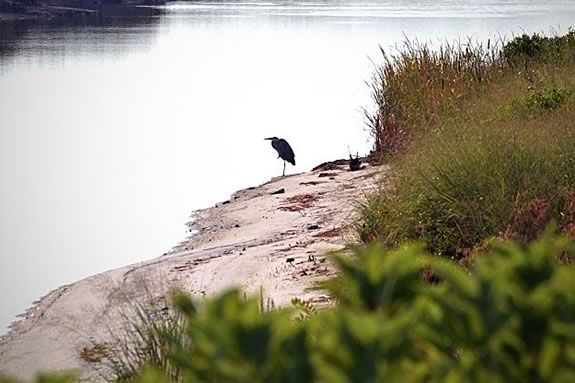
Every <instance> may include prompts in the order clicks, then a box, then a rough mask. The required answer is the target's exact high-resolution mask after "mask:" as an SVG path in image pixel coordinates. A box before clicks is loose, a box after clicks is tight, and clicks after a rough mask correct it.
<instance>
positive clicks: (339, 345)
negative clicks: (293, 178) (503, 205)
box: [3, 232, 575, 383]
mask: <svg viewBox="0 0 575 383" xmlns="http://www.w3.org/2000/svg"><path fill="white" fill-rule="evenodd" d="M548 233H549V232H548ZM574 253H575V249H574V243H573V242H572V241H569V240H567V239H565V238H563V237H552V236H550V235H549V234H547V235H544V236H542V237H541V239H539V240H537V241H535V242H533V243H531V244H530V245H529V246H523V245H518V244H514V243H505V242H492V243H491V244H490V246H489V247H488V248H487V249H486V250H485V253H484V254H483V255H481V256H478V257H477V258H476V260H475V262H474V265H473V266H472V267H471V268H470V269H469V270H463V269H462V268H460V267H458V266H456V265H455V264H454V263H452V262H449V261H447V260H444V259H441V258H437V257H433V256H430V255H429V254H427V253H425V252H424V250H423V246H422V245H417V244H411V245H410V244H408V245H404V246H402V247H400V248H398V249H396V250H393V251H388V250H386V249H385V248H383V247H382V246H380V245H377V244H374V245H372V246H370V247H368V248H358V249H356V251H355V257H350V256H349V255H344V254H337V255H335V261H336V263H337V264H338V265H339V267H340V275H339V277H338V279H337V281H332V283H328V285H329V286H331V287H330V290H331V292H332V294H335V296H336V297H337V298H338V302H339V304H338V305H337V306H336V307H333V308H329V309H324V310H321V311H317V312H314V313H313V315H311V316H309V317H308V318H307V319H306V320H303V321H302V320H298V319H297V314H298V312H297V309H294V308H288V309H278V310H273V311H266V312H262V311H261V310H260V307H259V300H258V299H257V298H253V299H245V298H244V297H243V295H242V294H241V293H240V292H239V291H237V290H230V291H228V292H224V293H222V294H220V295H218V296H216V297H213V298H211V299H208V300H206V301H202V302H196V301H194V300H192V299H191V298H190V297H189V296H187V295H185V294H179V295H178V296H177V297H176V299H175V302H176V306H177V307H178V308H179V310H180V311H181V313H182V315H183V316H184V317H185V323H186V328H185V335H184V337H185V339H187V340H186V341H182V340H181V339H178V338H174V337H173V336H170V335H168V334H166V333H164V334H163V335H161V336H162V337H163V341H164V342H166V343H170V344H172V346H173V347H172V348H171V350H172V352H170V353H169V355H168V359H169V361H170V364H171V365H172V366H177V368H178V369H179V371H180V376H181V379H182V381H185V382H197V383H202V382H222V383H224V382H253V383H258V382H298V383H306V382H310V383H311V382H329V383H357V382H384V381H392V382H399V381H401V382H404V381H408V382H414V383H415V382H431V383H433V382H438V383H439V382H571V381H573V379H575V266H560V265H559V261H558V259H559V258H561V257H563V258H564V257H573V255H574ZM426 270H431V271H432V273H433V274H434V276H435V283H433V284H429V283H427V282H425V281H424V278H423V277H422V275H423V274H424V273H425V271H426ZM298 306H301V305H300V304H298ZM188 340H189V341H188ZM165 368H166V366H165V365H156V366H153V367H147V368H142V369H141V370H140V372H139V377H138V378H137V379H136V381H138V382H141V383H151V382H169V381H173V380H172V378H171V370H169V371H166V369H165ZM3 381H5V382H12V381H9V380H3ZM43 381H46V382H50V383H65V382H68V381H70V380H66V379H55V380H37V382H43Z"/></svg>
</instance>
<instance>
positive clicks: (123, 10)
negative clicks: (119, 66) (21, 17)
mask: <svg viewBox="0 0 575 383" xmlns="http://www.w3.org/2000/svg"><path fill="white" fill-rule="evenodd" d="M163 13H164V12H163V10H162V9H161V8H156V7H134V8H128V7H117V6H101V7H100V8H99V13H98V14H97V15H93V16H92V15H88V16H78V17H71V18H66V19H56V20H50V21H42V20H40V21H38V20H27V21H19V22H13V23H0V64H1V65H0V70H1V69H6V68H7V67H10V65H13V64H14V63H15V62H19V61H22V60H24V61H26V62H27V63H31V62H41V63H46V61H49V62H50V64H51V65H54V64H62V63H63V62H64V61H65V59H66V58H67V57H70V56H74V57H76V58H78V57H86V56H92V57H104V56H118V55H121V54H124V53H127V52H131V51H134V50H137V51H145V50H147V49H149V47H151V46H152V45H153V44H154V42H155V40H156V37H157V34H158V30H157V29H158V25H160V23H161V21H162V15H163ZM15 56H16V57H17V58H15ZM41 65H43V64H41Z"/></svg>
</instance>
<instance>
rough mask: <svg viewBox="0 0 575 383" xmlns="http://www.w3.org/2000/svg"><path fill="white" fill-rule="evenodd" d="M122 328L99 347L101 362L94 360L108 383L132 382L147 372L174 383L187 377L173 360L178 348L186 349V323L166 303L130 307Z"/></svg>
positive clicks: (148, 302)
mask: <svg viewBox="0 0 575 383" xmlns="http://www.w3.org/2000/svg"><path fill="white" fill-rule="evenodd" d="M120 315H121V318H122V323H121V326H120V327H119V328H115V329H110V330H109V333H110V338H111V339H110V340H109V341H107V342H106V343H105V344H102V343H97V344H96V345H95V346H97V348H98V350H99V351H100V352H99V353H98V358H97V359H96V360H90V361H91V362H93V363H95V364H96V366H97V369H98V371H99V372H100V375H101V376H102V378H103V379H105V380H106V381H130V380H133V379H134V378H135V377H137V376H138V374H140V373H141V371H142V369H143V368H146V367H152V368H156V369H158V370H160V371H162V372H163V373H164V375H165V378H166V379H168V381H170V382H182V381H183V376H182V374H181V370H180V368H178V367H177V366H176V365H175V364H174V362H173V358H172V354H173V352H174V348H175V347H176V345H178V346H181V347H183V346H186V345H187V344H188V343H189V341H190V340H189V337H188V336H187V334H186V321H185V319H184V317H183V316H182V315H181V313H180V312H179V311H177V310H175V309H174V308H173V307H172V306H171V304H170V303H169V302H167V301H166V299H163V298H162V299H153V298H148V299H146V300H144V301H137V302H133V303H130V304H129V305H128V306H127V308H124V309H123V311H122V312H121V314H120Z"/></svg>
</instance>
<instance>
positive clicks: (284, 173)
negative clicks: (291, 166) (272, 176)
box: [282, 161, 286, 177]
mask: <svg viewBox="0 0 575 383" xmlns="http://www.w3.org/2000/svg"><path fill="white" fill-rule="evenodd" d="M285 175H286V162H285V161H284V172H283V174H282V177H284V176H285Z"/></svg>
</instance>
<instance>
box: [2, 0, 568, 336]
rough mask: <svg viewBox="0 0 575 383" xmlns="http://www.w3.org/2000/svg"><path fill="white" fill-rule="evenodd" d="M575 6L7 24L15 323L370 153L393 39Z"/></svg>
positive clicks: (475, 28)
mask: <svg viewBox="0 0 575 383" xmlns="http://www.w3.org/2000/svg"><path fill="white" fill-rule="evenodd" d="M574 21H575V2H573V1H572V0H545V1H539V0H505V1H492V0H482V1H477V0H463V1H462V0H458V1H455V0H435V1H432V0H381V1H375V0H362V1H353V0H349V1H345V0H341V1H333V0H323V1H288V0H283V1H280V0H270V1H257V0H254V1H234V2H230V1H212V2H205V1H199V2H193V3H192V2H190V3H184V2H182V3H172V4H171V5H168V6H166V7H164V8H163V9H162V13H161V14H158V15H150V16H145V17H130V18H124V19H118V18H110V19H98V20H96V21H83V22H75V23H70V22H69V23H65V24H49V25H25V24H20V25H15V26H14V25H10V26H6V25H2V26H0V185H1V189H0V294H1V295H0V334H1V333H3V332H5V331H6V330H7V326H8V324H9V323H10V322H11V321H13V320H14V319H15V316H16V315H17V314H19V313H22V312H23V311H24V310H25V309H26V308H27V307H29V306H30V304H31V303H32V302H33V301H34V300H36V299H38V298H39V297H40V296H42V295H44V294H46V293H47V292H49V291H50V290H52V289H54V288H56V287H58V286H60V285H63V284H66V283H70V282H73V281H76V280H78V279H81V278H83V277H86V276H89V275H92V274H95V273H98V272H101V271H105V270H107V269H111V268H115V267H119V266H123V265H127V264H130V263H134V262H138V261H141V260H145V259H149V258H152V257H155V256H158V255H161V254H162V253H164V252H165V251H167V250H169V249H170V248H171V246H173V245H175V244H176V243H177V242H178V241H180V240H182V239H183V238H184V237H185V236H186V233H185V226H184V223H185V222H186V221H187V220H188V219H189V214H190V212H191V211H192V210H193V209H197V208H201V207H206V206H209V205H212V204H214V203H216V202H218V201H222V200H225V199H227V198H228V196H229V194H230V193H232V192H233V191H235V190H237V189H240V188H243V187H248V186H253V185H257V184H260V183H262V182H265V181H267V180H269V179H270V178H271V177H273V176H277V175H280V174H281V171H282V163H281V161H279V160H277V159H276V155H275V152H274V151H273V149H272V148H271V147H270V145H269V141H264V140H263V138H264V137H269V136H279V137H285V138H287V139H288V141H289V142H290V143H291V144H292V146H293V148H294V151H295V153H296V161H297V166H296V167H295V168H294V167H291V165H288V172H290V173H293V172H302V171H307V170H309V169H310V168H311V167H313V166H314V165H317V164H319V163H320V162H323V161H327V160H332V159H336V158H341V157H345V156H347V153H348V148H349V149H350V150H352V151H353V152H357V151H358V152H360V153H367V152H368V151H369V149H370V143H369V135H368V134H367V132H366V131H365V130H364V127H363V119H362V113H361V108H362V107H366V106H367V107H369V106H370V101H369V89H368V87H367V86H366V84H365V81H367V80H369V78H370V76H371V73H372V69H373V64H372V62H371V60H374V61H376V62H377V61H378V59H379V53H378V46H379V45H381V46H382V47H383V48H384V49H388V50H389V49H391V48H393V47H394V46H395V45H397V44H399V43H401V41H402V40H404V36H407V37H409V38H410V39H418V40H420V41H429V42H431V43H432V44H437V43H438V42H439V41H445V40H449V41H452V40H453V39H458V38H459V39H462V41H465V40H466V39H467V38H468V37H471V38H473V39H479V40H482V39H487V38H497V37H499V36H504V37H509V36H511V35H512V34H513V33H515V34H517V33H522V32H523V31H526V32H541V31H543V32H549V31H550V30H557V31H560V32H565V31H566V30H567V28H568V27H569V26H570V25H572V24H573V22H574Z"/></svg>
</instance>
